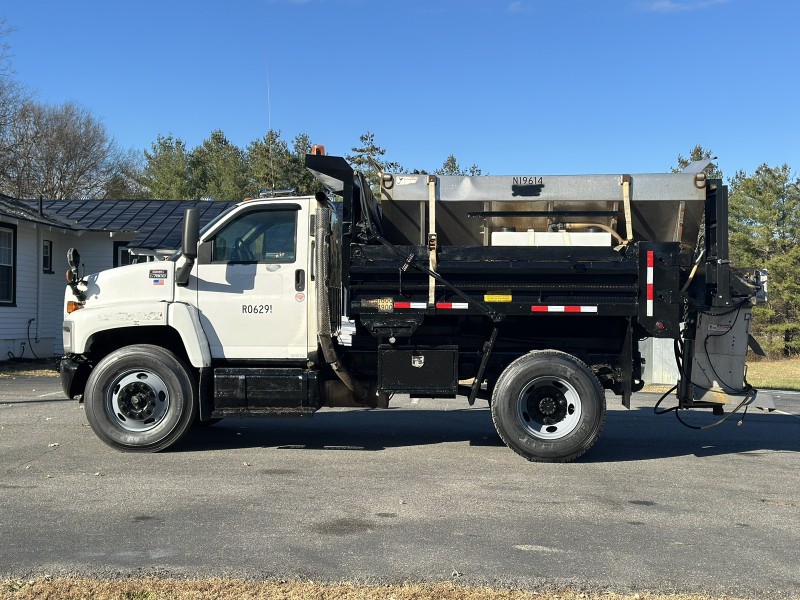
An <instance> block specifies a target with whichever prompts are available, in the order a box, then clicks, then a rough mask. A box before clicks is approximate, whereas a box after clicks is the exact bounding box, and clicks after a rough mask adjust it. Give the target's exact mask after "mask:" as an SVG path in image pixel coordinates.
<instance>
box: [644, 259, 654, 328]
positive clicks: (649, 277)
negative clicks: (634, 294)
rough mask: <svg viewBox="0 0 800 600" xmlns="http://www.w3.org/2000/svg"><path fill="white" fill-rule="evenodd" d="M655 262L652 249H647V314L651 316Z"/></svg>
mask: <svg viewBox="0 0 800 600" xmlns="http://www.w3.org/2000/svg"><path fill="white" fill-rule="evenodd" d="M654 263H655V253H654V252H653V251H652V250H648V251H647V296H646V299H647V316H648V317H652V316H653V300H654V299H655V291H654V288H653V271H654V269H653V264H654Z"/></svg>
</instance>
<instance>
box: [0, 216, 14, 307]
mask: <svg viewBox="0 0 800 600" xmlns="http://www.w3.org/2000/svg"><path fill="white" fill-rule="evenodd" d="M16 255H17V228H16V226H14V225H6V224H5V223H3V224H0V306H14V305H15V302H16V286H15V283H16V282H15V278H16V273H15V272H14V271H15V268H16V262H17V256H16Z"/></svg>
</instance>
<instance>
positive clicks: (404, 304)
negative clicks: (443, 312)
mask: <svg viewBox="0 0 800 600" xmlns="http://www.w3.org/2000/svg"><path fill="white" fill-rule="evenodd" d="M394 307H395V308H428V305H427V304H425V303H424V302H395V303H394Z"/></svg>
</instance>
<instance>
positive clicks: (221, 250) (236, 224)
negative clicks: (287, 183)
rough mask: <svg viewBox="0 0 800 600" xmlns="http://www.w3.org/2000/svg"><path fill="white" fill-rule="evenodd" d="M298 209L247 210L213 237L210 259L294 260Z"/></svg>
mask: <svg viewBox="0 0 800 600" xmlns="http://www.w3.org/2000/svg"><path fill="white" fill-rule="evenodd" d="M296 252H297V210H296V209H289V210H285V209H283V210H259V211H252V212H247V213H245V214H243V215H242V216H240V217H239V218H237V219H236V220H235V221H232V222H231V223H229V224H228V225H227V226H226V227H225V228H224V229H222V230H221V231H219V232H218V233H217V235H215V236H214V241H213V245H212V254H211V260H212V262H265V263H293V262H294V261H295V258H296Z"/></svg>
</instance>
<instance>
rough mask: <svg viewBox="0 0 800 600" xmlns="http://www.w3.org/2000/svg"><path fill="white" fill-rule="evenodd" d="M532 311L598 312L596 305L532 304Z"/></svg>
mask: <svg viewBox="0 0 800 600" xmlns="http://www.w3.org/2000/svg"><path fill="white" fill-rule="evenodd" d="M531 312H535V313H596V312H597V307H596V306H553V305H547V306H542V305H536V306H531Z"/></svg>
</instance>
